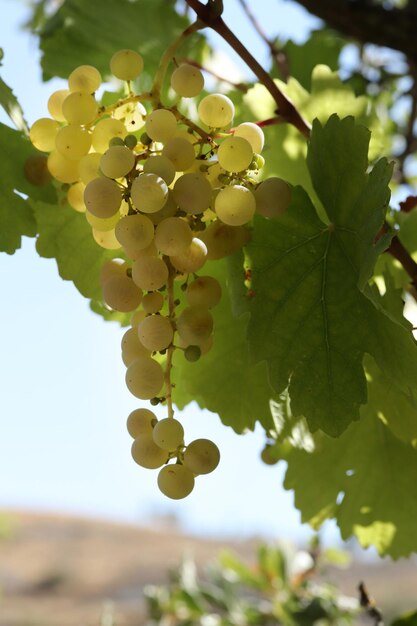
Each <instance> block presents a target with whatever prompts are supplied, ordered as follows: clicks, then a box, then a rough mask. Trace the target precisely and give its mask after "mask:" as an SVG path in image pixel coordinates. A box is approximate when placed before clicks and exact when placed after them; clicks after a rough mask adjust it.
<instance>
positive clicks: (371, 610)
mask: <svg viewBox="0 0 417 626" xmlns="http://www.w3.org/2000/svg"><path fill="white" fill-rule="evenodd" d="M358 591H359V604H360V605H361V607H362V608H364V609H365V610H366V612H367V614H368V615H369V617H371V618H372V619H373V620H374V626H384V621H383V617H382V613H381V611H380V610H379V609H378V608H377V606H376V604H375V601H374V599H373V598H371V596H370V595H369V593H368V591H367V589H366V587H365V584H364V583H363V582H361V583H359V585H358Z"/></svg>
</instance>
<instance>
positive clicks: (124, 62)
mask: <svg viewBox="0 0 417 626" xmlns="http://www.w3.org/2000/svg"><path fill="white" fill-rule="evenodd" d="M110 71H111V73H112V74H113V76H116V78H120V80H134V79H135V78H137V77H138V76H139V74H141V73H142V71H143V58H142V56H141V55H140V54H139V53H138V52H136V50H128V49H124V50H118V51H117V52H115V53H114V54H113V56H112V58H111V59H110Z"/></svg>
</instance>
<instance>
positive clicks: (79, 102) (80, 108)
mask: <svg viewBox="0 0 417 626" xmlns="http://www.w3.org/2000/svg"><path fill="white" fill-rule="evenodd" d="M97 113H98V104H97V102H96V100H95V98H94V96H92V95H90V94H89V93H85V92H83V91H74V92H72V93H70V94H69V96H67V97H66V98H65V100H64V101H63V103H62V114H63V116H64V118H65V119H66V120H67V122H68V123H69V124H90V123H91V122H94V120H95V119H96V117H97Z"/></svg>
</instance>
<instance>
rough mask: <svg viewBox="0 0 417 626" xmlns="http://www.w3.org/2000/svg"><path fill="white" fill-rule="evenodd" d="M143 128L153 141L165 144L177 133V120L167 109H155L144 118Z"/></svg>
mask: <svg viewBox="0 0 417 626" xmlns="http://www.w3.org/2000/svg"><path fill="white" fill-rule="evenodd" d="M145 128H146V133H147V135H148V136H149V137H150V138H151V139H152V140H153V141H161V142H162V143H166V142H167V141H168V140H169V139H172V137H174V135H175V133H176V132H177V118H176V117H175V115H174V114H173V113H172V111H168V109H155V110H154V111H152V113H150V114H149V115H148V116H147V117H146V122H145Z"/></svg>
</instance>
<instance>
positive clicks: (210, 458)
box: [184, 439, 220, 475]
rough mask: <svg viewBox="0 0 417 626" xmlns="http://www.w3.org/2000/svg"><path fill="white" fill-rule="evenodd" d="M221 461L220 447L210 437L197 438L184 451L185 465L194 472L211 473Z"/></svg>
mask: <svg viewBox="0 0 417 626" xmlns="http://www.w3.org/2000/svg"><path fill="white" fill-rule="evenodd" d="M219 461H220V452H219V449H218V447H217V446H216V444H215V443H213V442H212V441H210V439H195V440H194V441H192V442H191V443H190V444H189V445H188V446H187V447H186V449H185V452H184V465H185V466H186V467H188V468H189V469H190V470H191V471H192V472H193V474H197V475H198V474H209V473H210V472H212V471H213V470H215V469H216V467H217V466H218V464H219Z"/></svg>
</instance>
